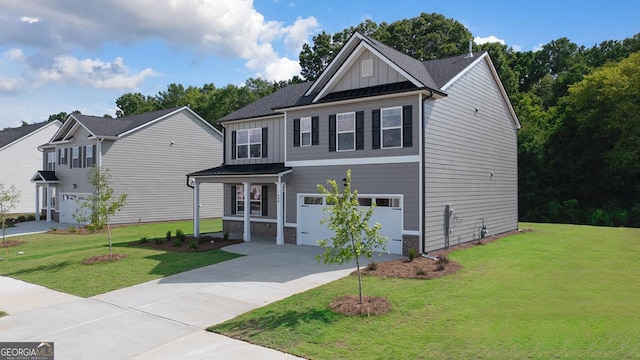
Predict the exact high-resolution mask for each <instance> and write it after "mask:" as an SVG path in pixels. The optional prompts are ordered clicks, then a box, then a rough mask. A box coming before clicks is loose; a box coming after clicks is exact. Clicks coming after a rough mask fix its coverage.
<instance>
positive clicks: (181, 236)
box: [176, 229, 185, 242]
mask: <svg viewBox="0 0 640 360" xmlns="http://www.w3.org/2000/svg"><path fill="white" fill-rule="evenodd" d="M176 238H178V240H180V241H181V242H184V239H185V235H184V231H182V229H178V230H176Z"/></svg>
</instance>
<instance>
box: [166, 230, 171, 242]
mask: <svg viewBox="0 0 640 360" xmlns="http://www.w3.org/2000/svg"><path fill="white" fill-rule="evenodd" d="M166 237H167V241H171V230H167V233H166Z"/></svg>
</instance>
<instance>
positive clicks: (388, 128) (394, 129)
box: [380, 107, 402, 149]
mask: <svg viewBox="0 0 640 360" xmlns="http://www.w3.org/2000/svg"><path fill="white" fill-rule="evenodd" d="M380 117H381V120H382V121H381V136H382V148H383V149H389V148H399V147H402V108H401V107H394V108H387V109H381V110H380Z"/></svg>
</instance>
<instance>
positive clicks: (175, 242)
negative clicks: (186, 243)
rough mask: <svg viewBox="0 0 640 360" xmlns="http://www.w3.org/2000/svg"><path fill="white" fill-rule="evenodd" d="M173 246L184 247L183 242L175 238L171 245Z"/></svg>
mask: <svg viewBox="0 0 640 360" xmlns="http://www.w3.org/2000/svg"><path fill="white" fill-rule="evenodd" d="M171 245H173V246H174V247H178V246H180V245H182V241H180V239H178V238H175V239H173V243H171Z"/></svg>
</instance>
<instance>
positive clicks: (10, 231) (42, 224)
mask: <svg viewBox="0 0 640 360" xmlns="http://www.w3.org/2000/svg"><path fill="white" fill-rule="evenodd" d="M72 225H74V224H67V223H59V222H56V221H52V222H46V221H44V220H40V221H25V222H21V223H18V224H16V226H13V227H10V228H6V229H5V234H6V237H12V236H18V235H30V234H38V233H44V232H47V231H49V230H51V229H53V228H56V229H66V228H68V227H69V226H72ZM1 237H2V232H1V229H0V239H1Z"/></svg>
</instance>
